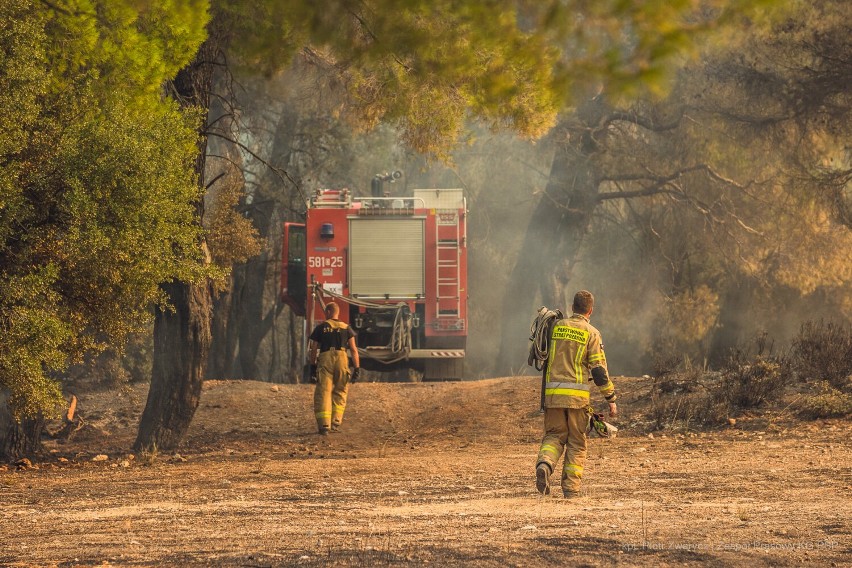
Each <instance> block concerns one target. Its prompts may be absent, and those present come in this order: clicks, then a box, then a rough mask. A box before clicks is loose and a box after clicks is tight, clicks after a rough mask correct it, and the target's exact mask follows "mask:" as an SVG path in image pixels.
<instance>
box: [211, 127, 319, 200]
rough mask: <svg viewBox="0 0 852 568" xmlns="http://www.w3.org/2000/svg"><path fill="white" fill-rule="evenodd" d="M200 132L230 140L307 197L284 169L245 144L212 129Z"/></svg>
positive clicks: (303, 196)
mask: <svg viewBox="0 0 852 568" xmlns="http://www.w3.org/2000/svg"><path fill="white" fill-rule="evenodd" d="M202 134H203V135H205V136H216V137H217V138H221V139H222V140H225V141H226V142H230V143H231V144H233V145H234V146H236V147H238V148H240V149H241V150H243V151H244V152H246V153H248V154H249V155H250V156H251V157H252V158H254V159H255V160H257V161H258V162H260V163H261V164H263V165H264V166H266V167H267V168H269V170H270V171H271V172H272V173H274V174H275V175H276V176H277V177H278V179H280V180H281V181H283V182H285V183H286V182H290V183H291V184H293V187H295V188H296V191H298V192H299V195H301V196H302V199H303V200H305V199H307V197H306V196H305V193H304V192H303V191H302V188H301V187H300V186H299V184H298V183H296V180H294V179H293V178H292V177H290V174H289V173H287V171H286V170H284V169H282V168H278V167H276V166H273V165H272V164H270V163H269V162H267V161H266V160H264V159H263V158H261V157H260V156H258V155H257V154H256V153H255V152H253V151H252V150H251V149H250V148H249V147H248V146H246V145H245V144H243V143H241V142H238V141H236V140H234V139H233V138H229V137H227V136H225V135H224V134H220V133H218V132H216V131H214V130H209V131H204V132H202Z"/></svg>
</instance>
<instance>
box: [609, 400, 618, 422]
mask: <svg viewBox="0 0 852 568" xmlns="http://www.w3.org/2000/svg"><path fill="white" fill-rule="evenodd" d="M617 416H618V406H617V405H616V404H615V403H614V402H610V403H609V417H610V418H615V417H617Z"/></svg>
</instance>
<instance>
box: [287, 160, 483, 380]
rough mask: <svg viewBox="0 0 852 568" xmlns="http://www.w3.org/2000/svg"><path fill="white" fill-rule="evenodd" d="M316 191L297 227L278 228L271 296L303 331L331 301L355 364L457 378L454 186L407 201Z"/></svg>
mask: <svg viewBox="0 0 852 568" xmlns="http://www.w3.org/2000/svg"><path fill="white" fill-rule="evenodd" d="M400 175H401V174H399V172H394V173H393V174H391V175H383V176H376V178H375V179H374V180H373V184H372V186H373V187H372V197H353V196H352V194H351V193H350V191H349V190H348V189H339V190H338V189H321V190H317V191H316V193H315V194H314V195H313V196H312V197H311V199H310V201H309V203H308V209H307V214H306V219H305V223H285V224H284V248H283V254H282V265H283V266H282V278H281V299H282V301H284V302H286V303H287V304H288V305H289V306H290V307H291V308H292V309H293V311H294V313H296V314H297V315H299V316H303V317H305V330H306V334H305V336H307V335H308V334H309V333H310V330H311V329H313V327H314V325H316V324H317V323H318V322H320V321H322V320H323V319H325V318H324V315H323V306H324V305H325V304H326V303H327V302H329V301H335V302H337V303H338V304H339V305H340V308H341V310H340V311H341V315H340V318H341V319H342V320H343V321H346V322H347V323H349V324H350V325H351V326H352V327H353V328H354V329H355V331H356V332H357V334H358V339H357V342H358V349H359V352H360V356H361V366H362V367H364V368H365V369H368V370H379V371H391V370H396V369H400V368H411V369H416V370H418V371H421V372H422V373H423V376H424V379H426V380H430V379H432V380H448V379H459V378H461V376H462V364H463V360H464V356H465V343H466V340H467V329H468V326H467V210H466V202H465V198H464V195H463V193H462V190H461V189H417V190H414V195H413V196H412V197H391V196H388V195H387V194H384V193H383V191H382V190H383V182H385V181H393V180H395V179H397V178H398V177H399V176H400Z"/></svg>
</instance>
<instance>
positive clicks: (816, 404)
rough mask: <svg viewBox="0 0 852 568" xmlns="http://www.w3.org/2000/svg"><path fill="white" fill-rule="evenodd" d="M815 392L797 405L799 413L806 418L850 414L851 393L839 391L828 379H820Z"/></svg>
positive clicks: (851, 410) (851, 406)
mask: <svg viewBox="0 0 852 568" xmlns="http://www.w3.org/2000/svg"><path fill="white" fill-rule="evenodd" d="M816 390H817V394H811V395H809V396H807V398H805V399H804V400H802V402H800V403H799V405H798V411H799V414H800V415H802V416H804V417H806V418H831V417H841V416H847V415H849V414H852V395H849V394H846V393H844V392H841V391H840V390H838V389H836V388H834V387H833V386H831V384H830V383H829V382H828V381H821V382H820V383H819V386H818V387H817V389H816Z"/></svg>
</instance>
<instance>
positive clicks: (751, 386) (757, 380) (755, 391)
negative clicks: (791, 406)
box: [718, 356, 787, 409]
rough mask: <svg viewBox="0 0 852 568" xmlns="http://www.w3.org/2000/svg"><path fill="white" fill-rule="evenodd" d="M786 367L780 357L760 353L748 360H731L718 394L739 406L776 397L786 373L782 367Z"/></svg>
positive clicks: (782, 386)
mask: <svg viewBox="0 0 852 568" xmlns="http://www.w3.org/2000/svg"><path fill="white" fill-rule="evenodd" d="M785 366H786V365H785V364H784V362H782V361H780V360H771V359H765V358H763V357H761V356H758V357H756V358H755V359H754V360H753V361H750V362H745V361H739V360H732V361H731V362H729V364H728V365H727V368H726V369H725V370H724V371H723V379H722V381H721V383H720V385H719V388H720V390H719V393H718V396H719V397H720V398H722V399H724V400H726V401H727V402H728V403H729V405H730V406H731V407H736V408H739V409H748V408H754V407H756V406H759V405H761V404H763V403H764V402H769V401H772V400H776V399H778V398H780V397H781V395H782V394H783V393H784V387H785V384H786V379H785V376H786V375H787V374H786V373H784V372H782V367H785Z"/></svg>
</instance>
